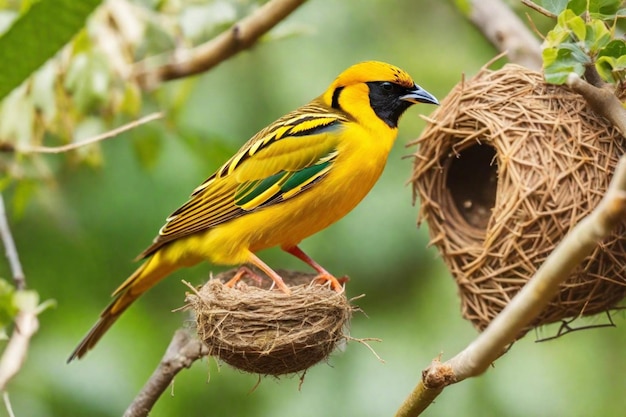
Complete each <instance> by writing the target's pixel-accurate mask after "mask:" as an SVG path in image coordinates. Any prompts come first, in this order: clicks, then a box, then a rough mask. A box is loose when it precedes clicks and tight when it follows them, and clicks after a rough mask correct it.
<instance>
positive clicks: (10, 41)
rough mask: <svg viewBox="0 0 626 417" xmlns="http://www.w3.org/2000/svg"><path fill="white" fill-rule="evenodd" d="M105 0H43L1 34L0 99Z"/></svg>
mask: <svg viewBox="0 0 626 417" xmlns="http://www.w3.org/2000/svg"><path fill="white" fill-rule="evenodd" d="M101 1H102V0H41V1H39V2H37V3H34V4H32V5H31V7H30V8H29V9H28V11H27V12H26V13H24V14H23V15H22V16H20V17H19V18H18V19H17V20H16V21H15V22H14V23H13V25H12V26H11V27H10V28H9V30H8V31H7V32H5V33H4V34H3V35H2V36H1V37H0V62H2V63H3V64H2V71H0V99H2V98H4V97H5V96H6V95H7V94H9V93H10V92H11V91H12V90H13V89H14V88H16V87H17V86H19V85H20V84H21V83H22V82H23V81H24V80H26V78H28V77H29V76H30V75H31V74H32V73H33V72H34V71H35V70H37V69H38V68H39V67H40V66H42V65H43V64H44V63H45V62H46V61H47V60H48V59H50V58H51V57H52V56H54V54H56V53H57V52H58V51H59V50H60V49H61V48H62V47H63V46H64V45H65V44H67V43H68V42H69V41H70V40H71V39H72V37H73V36H74V35H75V34H76V33H77V32H78V31H79V30H80V29H81V28H82V27H83V26H84V25H85V20H86V19H87V17H88V16H89V15H90V14H91V12H92V11H93V10H94V9H95V8H96V6H98V5H99V4H100V2H101Z"/></svg>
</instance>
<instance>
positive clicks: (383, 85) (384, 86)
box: [381, 82, 393, 91]
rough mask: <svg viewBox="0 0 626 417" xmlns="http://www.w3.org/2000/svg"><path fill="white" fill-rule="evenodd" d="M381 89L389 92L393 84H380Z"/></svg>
mask: <svg viewBox="0 0 626 417" xmlns="http://www.w3.org/2000/svg"><path fill="white" fill-rule="evenodd" d="M381 87H382V88H383V90H385V91H391V90H393V84H392V83H390V82H384V83H382V84H381Z"/></svg>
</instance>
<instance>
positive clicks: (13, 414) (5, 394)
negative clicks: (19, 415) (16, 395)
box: [2, 391, 15, 417]
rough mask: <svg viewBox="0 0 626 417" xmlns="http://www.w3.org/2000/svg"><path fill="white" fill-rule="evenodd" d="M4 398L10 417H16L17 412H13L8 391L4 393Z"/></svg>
mask: <svg viewBox="0 0 626 417" xmlns="http://www.w3.org/2000/svg"><path fill="white" fill-rule="evenodd" d="M2 400H3V402H4V408H6V410H7V414H8V415H9V417H15V413H14V412H13V406H12V405H11V399H10V398H9V393H8V391H4V392H3V393H2Z"/></svg>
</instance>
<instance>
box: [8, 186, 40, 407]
mask: <svg viewBox="0 0 626 417" xmlns="http://www.w3.org/2000/svg"><path fill="white" fill-rule="evenodd" d="M0 238H1V239H2V243H3V245H4V248H5V251H6V256H7V259H8V261H9V265H10V267H11V272H12V274H13V280H14V281H15V286H16V288H17V290H18V291H17V293H16V294H15V295H14V298H17V297H19V296H22V298H21V299H20V302H19V303H18V302H16V304H17V305H18V308H19V311H18V312H17V315H16V316H15V319H14V328H13V333H12V334H11V338H10V339H9V342H8V343H7V345H6V348H5V349H4V352H3V353H2V357H1V358H0V391H5V390H6V387H7V384H8V382H9V381H10V380H11V378H13V377H14V376H15V375H16V374H17V373H18V372H19V370H20V369H21V367H22V364H23V363H24V361H25V360H26V355H27V353H28V345H29V343H30V339H31V337H32V336H33V335H34V334H35V333H36V332H37V329H39V321H38V320H37V314H38V312H39V309H38V306H37V302H38V299H37V297H36V296H35V295H33V294H32V293H31V294H28V293H30V292H29V291H25V290H26V279H25V277H24V270H23V269H22V264H21V263H20V259H19V256H18V253H17V249H16V247H15V241H14V240H13V235H12V234H11V229H10V228H9V222H8V220H7V215H6V210H5V207H4V199H3V198H2V194H0ZM6 399H8V397H6Z"/></svg>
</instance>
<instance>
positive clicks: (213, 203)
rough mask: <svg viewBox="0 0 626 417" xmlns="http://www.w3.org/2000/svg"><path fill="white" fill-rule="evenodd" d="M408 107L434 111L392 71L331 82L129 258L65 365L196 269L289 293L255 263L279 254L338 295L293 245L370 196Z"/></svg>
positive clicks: (357, 72)
mask: <svg viewBox="0 0 626 417" xmlns="http://www.w3.org/2000/svg"><path fill="white" fill-rule="evenodd" d="M414 103H432V104H438V102H437V99H436V98H435V97H434V96H433V95H431V94H430V93H428V92H427V91H426V90H424V89H423V88H421V87H420V86H418V85H417V84H415V82H414V81H413V80H412V79H411V77H410V76H409V75H408V74H407V73H406V72H404V71H403V70H401V69H400V68H397V67H395V66H393V65H389V64H386V63H383V62H377V61H369V62H363V63H360V64H356V65H354V66H352V67H350V68H348V69H347V70H345V71H344V72H343V73H341V74H340V75H339V76H338V77H337V79H335V81H334V82H333V83H332V84H331V85H330V87H329V88H328V89H327V90H326V91H325V92H324V94H322V95H321V96H319V97H318V98H316V99H314V100H313V101H311V102H310V103H309V104H306V105H304V106H302V107H300V108H299V109H297V110H295V111H293V112H291V113H288V114H287V115H285V116H283V117H281V118H280V119H278V120H277V121H275V122H274V123H272V124H271V125H269V126H268V127H266V128H265V129H263V130H261V131H260V132H258V133H257V134H256V135H254V136H253V137H252V138H251V139H250V140H249V141H248V142H247V143H246V144H244V145H243V147H242V148H241V149H240V150H239V151H238V152H237V153H236V154H235V155H234V156H233V157H231V158H230V159H229V160H228V161H227V162H226V163H225V164H224V165H223V166H222V167H221V168H219V169H218V170H217V171H216V172H215V173H214V174H213V175H211V176H210V177H209V178H208V179H207V180H206V181H205V182H204V183H202V184H201V185H200V186H199V187H198V188H196V189H195V190H194V191H193V193H192V195H191V197H190V199H189V201H187V202H186V203H185V204H184V205H183V206H182V207H180V208H179V209H178V210H176V211H175V212H174V213H173V214H172V215H171V216H169V217H168V218H167V222H166V224H165V226H163V227H162V228H161V230H160V231H159V235H158V236H157V237H156V238H155V239H154V242H153V243H152V245H151V246H150V247H149V248H147V249H146V250H145V251H143V252H142V253H141V254H140V255H139V257H138V258H139V259H146V261H145V262H144V263H143V264H142V265H141V266H140V267H139V268H138V269H137V270H136V271H135V272H134V273H133V274H132V275H131V276H130V277H129V278H128V279H127V280H126V281H125V282H124V283H123V284H122V285H120V287H119V288H118V289H117V290H115V292H114V293H113V297H114V299H113V301H112V302H111V303H110V304H109V306H108V307H107V308H106V309H105V310H104V311H103V312H102V313H101V314H100V319H99V320H98V322H97V323H96V324H95V325H94V327H93V328H92V329H91V330H90V331H89V333H88V334H87V336H85V338H84V339H83V340H82V341H81V342H80V344H79V345H78V347H77V348H76V349H75V350H74V352H73V353H72V355H71V356H70V358H69V360H68V362H69V361H71V360H73V359H75V358H80V357H82V356H83V355H85V354H86V353H87V351H89V350H90V349H91V348H93V347H94V346H95V344H96V343H97V342H98V340H100V338H101V337H102V335H103V334H104V333H105V332H106V331H107V330H108V329H109V327H111V325H112V324H113V323H114V322H115V320H117V318H118V317H119V316H120V315H121V314H122V313H123V312H124V311H125V310H126V309H127V308H128V307H129V306H130V305H131V304H132V302H133V301H135V300H136V299H137V298H138V297H139V296H140V295H141V294H143V293H144V292H145V291H147V290H148V289H150V288H152V286H154V285H156V284H157V283H158V282H159V281H160V280H161V279H163V278H165V277H166V276H168V275H169V274H171V273H172V272H173V271H175V270H177V269H179V268H182V267H188V266H192V265H195V264H197V263H198V262H200V261H209V262H211V263H214V264H222V265H237V264H245V263H249V264H252V265H255V266H257V267H258V268H260V269H261V270H262V271H264V272H265V273H266V274H267V275H268V276H269V277H270V278H271V279H272V280H273V281H274V283H275V285H276V287H277V288H278V289H280V290H282V291H284V292H285V293H289V289H288V288H287V287H286V286H285V284H284V283H283V280H282V278H281V277H280V276H279V275H278V274H277V273H276V272H275V271H274V270H272V269H271V268H270V267H269V266H268V265H267V264H265V263H264V262H263V261H262V260H261V259H259V258H258V257H257V256H256V255H255V252H257V251H260V250H262V249H266V248H270V247H273V246H280V247H281V248H282V249H283V250H285V251H286V252H288V253H291V254H292V255H294V256H296V257H298V258H300V259H302V260H303V261H304V262H306V263H307V264H309V265H310V266H311V267H313V268H314V269H315V270H316V271H317V272H318V273H319V276H318V280H321V281H330V282H331V286H332V288H334V289H336V290H338V291H341V289H342V288H341V285H340V284H339V282H338V281H337V279H336V278H334V277H333V276H332V275H331V274H330V273H329V272H327V271H326V270H325V269H324V268H322V267H321V266H320V265H319V264H317V263H316V262H315V261H314V260H313V259H311V258H310V257H309V256H307V255H306V254H305V253H304V252H303V251H302V250H301V249H300V248H299V247H298V244H299V243H300V241H302V240H303V239H304V238H306V237H308V236H311V235H312V234H314V233H317V232H318V231H320V230H322V229H324V228H326V227H328V226H329V225H331V224H332V223H334V222H336V221H337V220H339V219H340V218H342V217H343V216H345V215H346V214H347V213H348V212H349V211H350V210H352V209H353V208H354V207H355V206H356V205H357V204H358V203H359V202H360V201H361V200H362V199H363V197H365V195H366V194H367V193H368V192H369V191H370V189H371V188H372V186H373V185H374V183H375V182H376V180H378V177H379V176H380V174H381V173H382V171H383V168H384V167H385V163H386V161H387V157H388V155H389V151H390V150H391V147H392V145H393V143H394V141H395V139H396V136H397V131H398V120H399V118H400V116H401V115H402V113H404V111H405V110H406V109H407V108H409V107H410V106H411V105H412V104H414ZM244 273H245V269H241V270H240V274H239V275H243V274H244Z"/></svg>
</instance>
